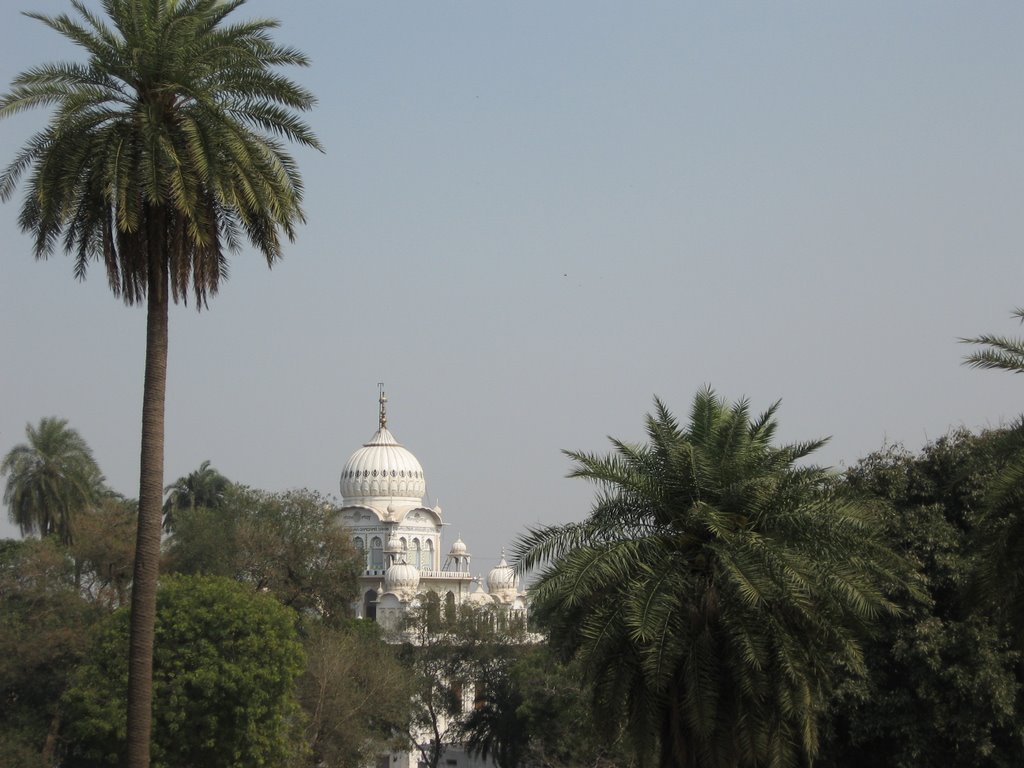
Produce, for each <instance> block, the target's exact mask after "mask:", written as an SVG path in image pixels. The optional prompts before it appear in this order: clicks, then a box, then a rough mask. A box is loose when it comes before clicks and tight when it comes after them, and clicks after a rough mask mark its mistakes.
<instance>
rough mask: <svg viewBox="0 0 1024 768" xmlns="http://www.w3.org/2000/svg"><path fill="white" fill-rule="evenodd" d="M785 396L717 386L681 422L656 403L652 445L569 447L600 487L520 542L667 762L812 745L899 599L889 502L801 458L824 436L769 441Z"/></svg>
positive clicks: (559, 622) (644, 739)
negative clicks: (773, 399)
mask: <svg viewBox="0 0 1024 768" xmlns="http://www.w3.org/2000/svg"><path fill="white" fill-rule="evenodd" d="M777 405H778V404H776V405H774V406H772V407H771V408H769V409H768V410H767V411H766V412H764V413H763V414H761V415H760V416H757V417H754V416H752V415H751V414H750V410H749V405H748V403H747V402H746V401H745V400H741V401H739V402H737V403H734V404H731V405H730V404H727V403H726V402H725V401H724V400H722V399H721V398H719V397H718V396H717V395H716V394H715V393H714V392H713V391H711V390H710V389H707V390H703V391H701V392H699V393H698V394H697V395H696V397H695V398H694V401H693V405H692V408H691V412H690V418H689V421H688V423H687V424H686V425H685V426H682V425H680V424H679V422H677V420H676V419H675V417H674V416H673V415H672V414H671V413H670V412H669V410H668V408H667V407H665V405H664V404H663V403H661V402H660V401H656V402H655V413H654V414H653V415H650V416H648V418H647V437H648V442H647V443H646V444H644V445H631V444H627V443H625V442H622V441H618V440H612V444H613V447H614V452H613V453H612V454H611V455H609V456H598V455H592V454H585V453H571V454H569V455H570V456H571V457H572V458H573V459H574V460H575V461H576V468H575V469H574V471H573V473H572V474H573V476H576V477H583V478H586V479H589V480H592V481H595V482H596V483H597V484H598V486H599V489H600V490H599V493H598V497H597V501H596V502H595V505H594V509H593V511H592V512H591V514H590V516H589V517H588V518H587V519H586V520H585V521H584V522H582V523H573V524H568V525H563V526H551V527H542V528H538V529H534V530H532V531H531V532H530V533H529V534H528V535H526V536H524V537H522V538H521V539H520V540H519V542H518V543H517V545H516V554H517V557H518V565H519V568H520V569H524V570H525V569H531V568H534V567H538V566H544V567H543V569H542V571H541V573H540V577H539V579H538V581H537V582H536V584H535V586H534V596H535V599H536V600H537V601H538V602H539V603H540V604H541V605H542V606H546V607H547V610H548V613H549V615H550V617H551V621H552V624H553V632H552V641H553V642H554V643H556V645H558V646H559V647H561V648H562V649H563V650H564V651H565V652H567V653H571V654H574V655H576V656H578V657H579V659H580V661H581V663H582V669H583V670H584V672H585V674H586V675H587V676H588V678H589V679H590V680H591V681H592V682H593V685H594V689H593V690H594V705H595V711H596V714H597V716H598V717H599V719H600V721H601V722H602V723H603V724H604V725H605V727H607V728H609V729H616V728H619V727H621V726H622V725H623V723H624V724H625V727H626V729H627V731H628V732H629V733H630V735H631V737H632V740H633V743H634V745H635V746H636V749H637V752H638V754H639V755H640V756H641V757H643V756H644V755H649V754H651V753H652V752H655V750H656V753H657V754H660V758H659V762H660V764H661V765H663V766H702V767H704V766H736V765H761V764H765V765H773V766H774V765H792V764H798V763H800V762H802V761H804V760H807V759H812V758H813V757H814V756H815V755H816V754H817V753H818V750H819V746H820V724H821V716H822V712H823V709H824V706H825V704H826V701H827V698H828V692H829V690H830V689H831V688H832V687H833V686H834V685H835V684H836V683H837V682H838V681H839V680H840V679H842V677H843V676H845V675H848V674H861V673H863V671H864V669H865V665H864V654H863V646H862V639H863V637H864V634H865V630H866V629H867V627H869V626H870V625H871V623H872V622H873V621H875V620H877V619H878V618H879V617H881V616H886V615H893V614H895V613H896V612H897V607H896V605H894V603H893V602H892V600H891V599H890V597H889V595H890V592H891V590H892V589H893V588H894V586H895V585H897V584H901V583H903V582H904V580H905V579H906V578H907V573H908V572H909V569H908V568H907V567H906V565H905V563H904V562H903V560H902V559H901V558H900V557H898V556H897V555H895V554H894V553H893V552H892V551H891V549H890V548H889V546H888V543H887V542H886V540H885V539H884V537H883V533H882V529H881V526H880V521H879V520H878V510H877V509H876V507H875V506H873V505H870V504H866V503H862V502H860V501H857V500H855V499H850V498H846V497H843V496H841V495H838V494H835V493H831V492H829V489H828V483H827V479H828V475H827V473H826V472H825V471H824V470H822V469H820V468H818V467H814V466H806V465H798V462H800V461H801V460H802V459H804V458H805V457H807V456H808V455H809V454H811V453H812V452H813V451H814V450H815V449H816V448H817V447H818V446H820V445H821V441H810V442H803V443H794V444H789V445H775V444H774V437H775V433H776V430H777V424H776V421H775V414H776V410H777Z"/></svg>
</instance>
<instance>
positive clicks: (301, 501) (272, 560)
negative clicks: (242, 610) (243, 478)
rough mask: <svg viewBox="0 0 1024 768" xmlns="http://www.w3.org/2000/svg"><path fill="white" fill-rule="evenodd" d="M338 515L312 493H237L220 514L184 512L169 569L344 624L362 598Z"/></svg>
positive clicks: (355, 561)
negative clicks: (233, 582) (226, 580)
mask: <svg viewBox="0 0 1024 768" xmlns="http://www.w3.org/2000/svg"><path fill="white" fill-rule="evenodd" d="M333 514H334V507H333V505H331V504H330V503H329V502H328V501H327V499H325V498H324V497H323V496H320V495H319V494H316V493H312V492H310V491H287V492H285V493H265V492H262V491H256V490H253V489H251V488H245V487H238V486H231V487H230V488H229V489H228V491H227V492H226V493H225V495H224V499H223V501H222V503H221V507H220V508H219V509H209V508H206V507H196V508H195V509H182V510H179V512H178V516H177V517H178V522H177V523H176V525H175V532H174V536H173V537H172V538H171V539H170V542H169V545H168V551H167V553H168V561H169V567H170V568H171V569H172V570H176V571H178V572H181V573H206V574H214V575H220V576H228V577H231V578H234V579H238V580H239V581H244V582H246V583H249V584H252V585H253V586H254V587H255V588H256V589H258V590H262V591H268V592H270V593H271V594H273V595H274V596H275V597H276V598H277V599H278V600H280V601H281V602H282V603H284V604H285V605H287V606H289V607H291V608H295V609H296V610H298V611H303V612H311V613H314V614H316V615H318V616H320V617H322V618H323V619H324V620H325V621H326V622H328V623H333V624H338V623H341V622H343V621H344V619H345V618H346V617H347V616H348V615H349V613H350V606H351V604H352V601H353V600H355V598H356V594H357V591H358V589H357V581H356V579H357V574H358V572H359V568H360V562H361V560H360V558H359V555H358V553H357V552H356V550H355V547H354V546H353V545H352V540H351V537H350V536H349V535H348V534H347V533H346V532H345V530H344V529H343V528H341V527H339V526H338V525H336V524H335V521H334V516H333Z"/></svg>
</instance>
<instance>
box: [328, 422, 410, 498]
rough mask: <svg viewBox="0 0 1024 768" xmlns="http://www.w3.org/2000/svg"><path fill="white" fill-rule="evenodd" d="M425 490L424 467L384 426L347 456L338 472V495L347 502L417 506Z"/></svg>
mask: <svg viewBox="0 0 1024 768" xmlns="http://www.w3.org/2000/svg"><path fill="white" fill-rule="evenodd" d="M426 490H427V483H426V480H425V479H424V477H423V467H421V466H420V463H419V462H418V461H417V460H416V457H415V456H413V455H412V453H410V452H409V451H408V450H406V449H405V448H403V447H402V445H401V444H400V443H399V442H398V441H397V440H395V437H394V435H392V434H391V433H390V432H389V431H388V428H387V427H384V426H382V427H381V428H380V429H378V430H377V432H376V434H375V435H374V436H373V437H371V438H370V441H369V442H368V443H366V444H365V445H363V447H362V448H360V449H359V450H357V451H356V452H355V453H353V454H352V455H351V456H349V458H348V461H346V462H345V466H344V467H343V468H342V470H341V495H342V496H343V497H344V499H345V501H346V502H350V501H352V500H355V499H366V498H380V499H404V500H412V501H416V502H417V503H418V502H420V501H422V499H423V494H424V493H426Z"/></svg>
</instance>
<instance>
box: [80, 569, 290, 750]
mask: <svg viewBox="0 0 1024 768" xmlns="http://www.w3.org/2000/svg"><path fill="white" fill-rule="evenodd" d="M295 620H296V616H295V613H294V612H293V611H290V610H288V609H287V608H285V607H283V606H282V605H281V604H280V603H278V602H277V601H276V600H274V598H273V597H271V596H269V595H264V594H260V593H258V592H256V591H254V590H253V589H252V587H250V586H248V585H244V584H239V583H237V582H235V581H232V580H230V579H223V578H215V577H200V576H192V577H186V576H168V577H165V578H163V579H162V580H161V587H160V592H159V594H158V601H157V622H156V645H155V655H154V665H153V673H154V674H153V683H154V692H155V695H154V699H153V700H154V707H153V717H154V729H153V744H152V755H153V764H154V766H157V767H158V768H197V767H198V766H211V767H212V766H217V768H255V767H258V766H266V768H277V767H278V766H285V765H288V764H290V763H291V762H292V761H294V760H295V759H296V758H297V751H298V750H299V745H300V743H301V739H300V737H299V728H300V718H299V710H298V706H297V704H296V700H295V681H296V678H297V677H298V675H299V674H300V673H301V672H302V669H303V665H304V661H305V659H304V656H303V651H302V645H301V643H300V642H299V639H298V636H297V633H296V629H295ZM127 645H128V612H127V611H126V610H120V611H117V612H116V613H115V614H114V615H113V616H112V617H111V619H110V621H109V623H108V625H107V626H106V628H105V630H104V631H103V632H102V633H101V634H100V635H99V637H98V638H97V640H96V642H95V644H94V645H93V646H92V648H91V650H90V653H89V655H88V657H87V659H86V660H85V662H84V663H83V664H82V665H81V666H80V667H79V668H78V669H77V670H76V672H75V676H74V681H73V684H72V686H71V687H70V689H69V690H68V692H67V693H66V694H65V695H64V708H65V712H66V716H65V718H64V723H65V726H64V728H63V738H64V741H65V744H66V750H67V754H66V758H65V761H64V763H63V764H64V765H65V766H67V768H99V767H100V766H112V765H118V764H119V761H120V760H122V759H123V757H124V754H125V742H126V727H127V726H126V720H125V712H124V707H123V706H122V702H123V701H124V697H125V693H126V689H127V685H128V669H127V664H126V659H127Z"/></svg>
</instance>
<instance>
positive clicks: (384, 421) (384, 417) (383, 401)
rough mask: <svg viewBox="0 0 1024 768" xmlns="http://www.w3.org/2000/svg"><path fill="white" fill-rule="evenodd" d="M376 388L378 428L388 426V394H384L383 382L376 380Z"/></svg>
mask: <svg viewBox="0 0 1024 768" xmlns="http://www.w3.org/2000/svg"><path fill="white" fill-rule="evenodd" d="M377 390H378V391H379V392H380V428H381V429H387V427H388V396H387V395H385V394H384V382H383V381H378V382H377Z"/></svg>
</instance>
